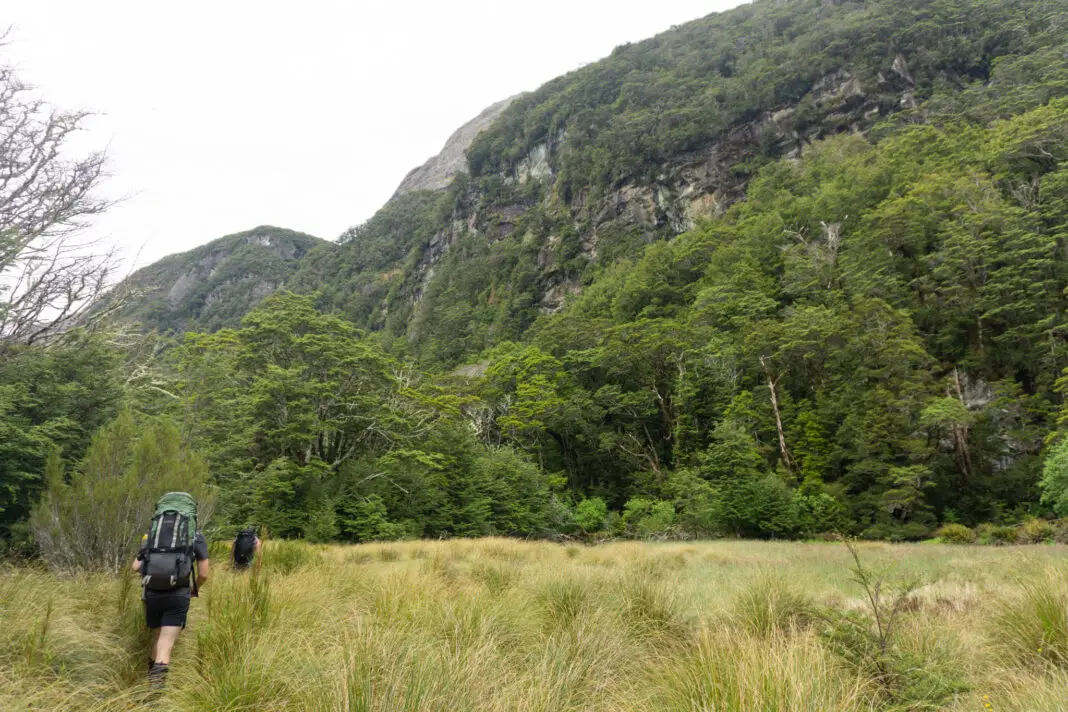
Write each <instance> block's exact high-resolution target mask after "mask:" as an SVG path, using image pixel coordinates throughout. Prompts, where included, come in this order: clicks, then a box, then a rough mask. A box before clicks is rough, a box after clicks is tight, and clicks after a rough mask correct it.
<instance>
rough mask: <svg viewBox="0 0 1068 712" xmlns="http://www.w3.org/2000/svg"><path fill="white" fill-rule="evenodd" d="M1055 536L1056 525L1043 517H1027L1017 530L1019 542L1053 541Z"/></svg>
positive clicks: (1037, 542)
mask: <svg viewBox="0 0 1068 712" xmlns="http://www.w3.org/2000/svg"><path fill="white" fill-rule="evenodd" d="M1056 536H1057V527H1056V526H1055V525H1054V524H1053V523H1052V522H1047V521H1046V520H1045V519H1028V520H1026V521H1024V522H1023V523H1022V524H1020V526H1019V528H1018V530H1017V539H1016V540H1017V541H1018V542H1019V543H1021V544H1040V543H1042V542H1047V541H1053V540H1054V539H1055V538H1056Z"/></svg>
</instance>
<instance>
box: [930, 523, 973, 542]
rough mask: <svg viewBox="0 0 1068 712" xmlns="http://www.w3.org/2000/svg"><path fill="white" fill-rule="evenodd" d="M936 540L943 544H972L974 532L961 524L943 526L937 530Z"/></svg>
mask: <svg viewBox="0 0 1068 712" xmlns="http://www.w3.org/2000/svg"><path fill="white" fill-rule="evenodd" d="M938 538H939V540H940V541H942V542H943V543H945V544H974V543H975V532H974V531H972V529H971V528H969V527H966V526H964V525H963V524H945V525H943V526H942V528H941V529H939V530H938Z"/></svg>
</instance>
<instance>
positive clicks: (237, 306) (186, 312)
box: [116, 226, 332, 332]
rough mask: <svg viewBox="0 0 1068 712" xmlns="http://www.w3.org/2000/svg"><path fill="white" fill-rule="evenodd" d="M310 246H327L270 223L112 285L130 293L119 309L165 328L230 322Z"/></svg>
mask: <svg viewBox="0 0 1068 712" xmlns="http://www.w3.org/2000/svg"><path fill="white" fill-rule="evenodd" d="M316 247H319V248H320V249H325V250H329V249H331V247H332V246H331V244H330V243H327V242H326V241H325V240H321V239H319V238H317V237H312V236H311V235H305V234H303V233H300V232H294V231H292V230H285V229H283V228H277V227H270V226H260V227H257V228H255V229H253V230H248V231H246V232H239V233H236V234H233V235H227V236H226V237H222V238H219V239H218V240H215V241H213V242H209V243H208V244H206V245H202V246H201V247H198V248H196V249H194V250H190V251H189V252H183V253H181V254H177V255H171V256H169V257H165V258H164V259H162V260H160V261H158V262H156V263H154V264H152V265H149V266H148V267H145V268H144V269H141V270H138V271H137V272H135V273H134V274H132V275H130V277H129V278H127V279H126V281H125V282H124V283H123V284H122V285H121V286H120V287H119V289H118V290H116V291H117V293H123V292H126V291H132V292H133V294H134V298H133V299H132V301H131V304H130V306H129V307H127V308H126V309H125V310H124V311H123V313H122V314H123V316H124V317H127V318H129V319H131V320H136V321H140V322H142V323H143V324H144V325H145V326H146V327H147V328H157V329H159V330H161V331H165V332H169V331H174V332H182V331H190V330H196V329H203V330H209V331H214V330H216V329H221V328H223V327H227V326H235V325H236V324H237V323H238V322H239V321H240V320H241V317H242V316H244V315H245V313H246V312H248V310H249V309H251V308H252V307H254V306H255V305H256V304H257V303H259V302H260V301H261V300H262V299H263V298H264V297H266V296H267V295H269V294H272V293H273V292H275V291H277V290H278V289H279V288H281V287H282V286H283V285H284V284H285V283H286V281H287V280H288V279H289V277H290V276H291V275H292V274H293V273H294V272H295V271H296V269H297V268H298V267H299V265H300V263H301V260H303V259H304V257H305V256H306V255H307V254H308V253H309V251H311V250H312V249H313V248H316Z"/></svg>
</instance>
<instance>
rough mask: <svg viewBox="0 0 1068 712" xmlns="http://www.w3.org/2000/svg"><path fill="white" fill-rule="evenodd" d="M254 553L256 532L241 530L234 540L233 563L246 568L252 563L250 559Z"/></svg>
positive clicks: (249, 529) (250, 529)
mask: <svg viewBox="0 0 1068 712" xmlns="http://www.w3.org/2000/svg"><path fill="white" fill-rule="evenodd" d="M255 553H256V531H255V530H254V529H253V528H252V527H249V528H248V529H245V530H243V531H242V532H241V533H240V534H238V535H237V538H236V539H234V563H235V564H237V565H238V566H248V565H249V564H250V563H252V557H253V556H255Z"/></svg>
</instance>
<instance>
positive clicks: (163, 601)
mask: <svg viewBox="0 0 1068 712" xmlns="http://www.w3.org/2000/svg"><path fill="white" fill-rule="evenodd" d="M188 614H189V594H188V593H178V594H164V595H162V596H150V597H147V598H145V624H146V625H147V626H148V627H149V628H159V627H160V626H178V627H181V628H185V617H186V615H188Z"/></svg>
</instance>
